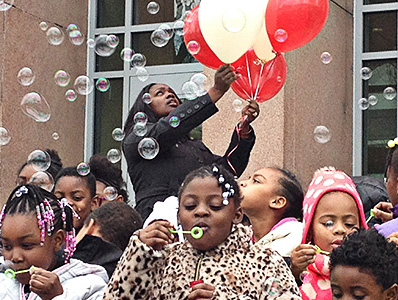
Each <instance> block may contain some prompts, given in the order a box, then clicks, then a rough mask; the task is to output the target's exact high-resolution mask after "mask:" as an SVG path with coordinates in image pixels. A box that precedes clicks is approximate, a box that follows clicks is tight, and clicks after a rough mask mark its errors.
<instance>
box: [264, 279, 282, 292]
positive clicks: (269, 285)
mask: <svg viewBox="0 0 398 300" xmlns="http://www.w3.org/2000/svg"><path fill="white" fill-rule="evenodd" d="M265 291H266V292H267V293H268V294H269V295H270V296H279V295H280V294H281V291H282V285H281V281H280V280H279V279H278V278H275V277H269V278H267V280H266V281H265Z"/></svg>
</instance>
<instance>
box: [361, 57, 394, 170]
mask: <svg viewBox="0 0 398 300" xmlns="http://www.w3.org/2000/svg"><path fill="white" fill-rule="evenodd" d="M364 67H369V68H370V69H371V70H372V77H371V78H370V79H369V80H366V81H363V97H364V98H367V99H369V97H370V96H374V97H376V99H377V103H376V104H375V105H370V106H369V108H368V109H367V110H365V111H364V112H363V132H362V134H363V155H362V159H363V161H362V169H363V170H362V174H363V175H374V176H380V177H381V176H382V174H383V173H384V165H385V160H386V155H387V148H386V144H387V141H388V140H390V139H392V138H394V137H395V136H396V131H397V98H396V96H395V97H394V98H393V99H391V100H388V99H387V98H386V97H385V96H384V93H383V92H384V90H385V89H386V88H387V87H390V88H394V89H395V90H396V88H397V86H396V82H397V62H396V60H395V59H394V60H376V61H366V62H364Z"/></svg>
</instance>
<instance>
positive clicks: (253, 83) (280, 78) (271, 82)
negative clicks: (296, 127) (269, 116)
mask: <svg viewBox="0 0 398 300" xmlns="http://www.w3.org/2000/svg"><path fill="white" fill-rule="evenodd" d="M231 65H232V67H233V68H234V69H235V72H236V73H238V74H239V75H240V78H239V79H237V80H235V81H234V82H233V83H232V85H231V86H232V89H233V90H234V92H235V93H236V94H237V95H238V96H239V97H241V98H243V99H251V100H255V101H257V102H264V101H266V100H269V99H271V98H272V97H274V96H275V95H276V94H277V93H278V92H279V91H280V90H281V88H282V87H283V85H284V83H285V80H286V61H285V58H284V57H283V55H282V54H281V53H277V55H276V57H275V58H274V59H272V60H270V61H268V62H266V63H264V62H263V61H261V59H259V58H258V57H257V56H256V54H255V52H254V50H253V49H250V50H249V51H247V52H246V53H245V54H244V55H243V56H242V57H241V58H239V59H238V60H237V61H236V62H234V63H233V64H231Z"/></svg>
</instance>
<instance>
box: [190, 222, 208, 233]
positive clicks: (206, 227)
mask: <svg viewBox="0 0 398 300" xmlns="http://www.w3.org/2000/svg"><path fill="white" fill-rule="evenodd" d="M193 227H200V228H202V230H203V232H205V231H207V230H209V225H207V224H206V223H203V222H200V223H197V224H195V225H194V226H193Z"/></svg>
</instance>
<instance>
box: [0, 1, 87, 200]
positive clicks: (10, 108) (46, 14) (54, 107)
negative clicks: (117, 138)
mask: <svg viewBox="0 0 398 300" xmlns="http://www.w3.org/2000/svg"><path fill="white" fill-rule="evenodd" d="M14 4H15V6H16V7H17V8H11V9H10V10H8V11H6V12H0V28H1V36H0V51H1V52H0V53H1V56H0V57H1V59H0V70H1V83H0V105H1V109H0V114H1V118H0V120H1V126H3V127H5V128H7V129H8V130H9V132H10V135H11V137H12V138H11V141H10V143H9V144H8V145H6V146H0V178H1V181H0V203H3V202H4V201H5V200H6V197H7V196H8V194H9V192H10V191H11V189H12V188H13V187H14V185H15V179H16V173H17V170H18V168H19V166H20V165H21V164H23V163H24V162H25V161H26V159H27V157H28V155H29V153H30V152H32V151H33V150H35V149H39V148H40V149H44V148H53V149H56V150H57V151H58V152H59V155H60V157H61V159H62V162H63V163H64V165H74V164H76V163H78V162H80V161H82V160H83V147H84V107H85V97H84V96H81V95H79V96H78V98H77V100H76V101H75V102H68V101H67V100H66V99H65V96H64V94H65V91H66V90H67V89H69V88H73V82H74V79H75V78H76V77H77V76H79V75H82V74H85V73H86V44H85V43H84V44H83V45H81V46H75V45H73V44H72V43H71V42H70V41H69V39H68V37H67V36H66V35H65V40H64V41H63V43H62V44H61V45H59V46H54V45H50V44H49V43H48V42H47V40H46V34H45V32H43V31H42V30H41V29H40V28H39V24H40V22H41V21H43V20H44V21H47V23H48V24H49V26H54V24H51V22H54V23H57V24H59V25H62V26H63V27H64V28H66V27H67V25H68V24H70V23H74V24H77V25H78V26H79V28H80V30H81V31H82V32H83V33H87V1H77V0H75V1H63V0H52V1H43V0H30V1H23V0H20V1H18V0H15V2H14ZM64 33H65V30H64ZM22 67H30V68H31V69H32V70H33V71H34V73H35V75H36V79H35V81H34V83H33V84H32V85H31V86H28V87H24V86H22V85H20V84H19V82H18V80H17V73H18V71H19V70H20V69H21V68H22ZM59 69H63V70H65V71H67V72H69V74H70V75H71V82H70V83H69V85H68V86H67V87H59V86H57V85H56V84H55V82H54V79H53V76H54V73H55V72H56V71H57V70H59ZM32 91H35V92H38V93H40V94H41V95H42V96H43V97H44V98H45V99H46V100H47V102H48V103H49V105H50V108H51V118H50V120H49V121H48V122H46V123H38V122H36V121H34V120H33V119H31V118H29V117H28V116H26V115H24V114H23V113H22V111H21V108H20V103H21V99H22V97H23V96H24V95H25V94H26V93H29V92H32ZM54 132H57V133H58V134H59V139H58V140H54V139H53V137H52V134H53V133H54Z"/></svg>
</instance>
